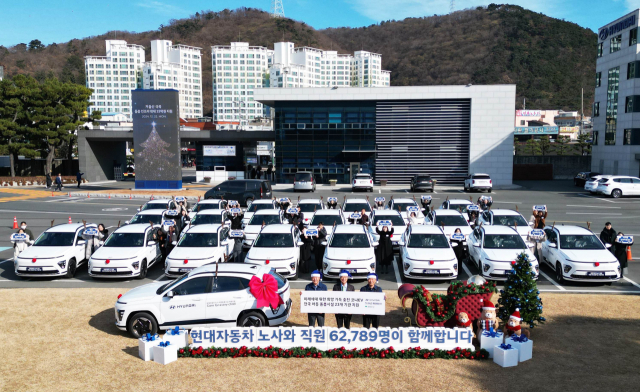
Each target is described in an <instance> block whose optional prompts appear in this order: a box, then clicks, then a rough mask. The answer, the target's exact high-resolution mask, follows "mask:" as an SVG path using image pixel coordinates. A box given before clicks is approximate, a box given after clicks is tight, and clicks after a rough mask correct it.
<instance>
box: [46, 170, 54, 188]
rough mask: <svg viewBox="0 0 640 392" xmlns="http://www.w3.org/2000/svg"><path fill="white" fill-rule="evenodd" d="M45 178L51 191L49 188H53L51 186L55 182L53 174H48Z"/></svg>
mask: <svg viewBox="0 0 640 392" xmlns="http://www.w3.org/2000/svg"><path fill="white" fill-rule="evenodd" d="M45 178H46V182H47V189H49V188H51V185H52V184H53V180H52V179H51V173H47V175H46V176H45Z"/></svg>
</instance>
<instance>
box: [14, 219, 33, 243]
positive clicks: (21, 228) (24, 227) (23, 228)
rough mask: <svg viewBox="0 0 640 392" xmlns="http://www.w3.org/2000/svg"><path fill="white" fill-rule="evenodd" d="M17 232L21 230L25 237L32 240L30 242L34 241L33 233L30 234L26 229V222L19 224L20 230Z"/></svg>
mask: <svg viewBox="0 0 640 392" xmlns="http://www.w3.org/2000/svg"><path fill="white" fill-rule="evenodd" d="M19 230H22V231H23V232H24V233H25V234H26V235H28V236H29V238H30V239H32V240H34V239H35V237H34V236H33V233H32V232H31V230H29V229H27V222H25V221H22V222H20V229H19ZM16 233H17V232H16Z"/></svg>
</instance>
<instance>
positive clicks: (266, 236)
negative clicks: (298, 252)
mask: <svg viewBox="0 0 640 392" xmlns="http://www.w3.org/2000/svg"><path fill="white" fill-rule="evenodd" d="M253 246H255V247H256V248H292V247H293V236H292V235H291V233H261V234H260V235H259V236H258V238H257V239H256V242H255V243H254V244H253Z"/></svg>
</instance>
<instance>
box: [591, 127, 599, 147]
mask: <svg viewBox="0 0 640 392" xmlns="http://www.w3.org/2000/svg"><path fill="white" fill-rule="evenodd" d="M591 144H592V145H594V146H597V145H598V131H593V140H592V141H591Z"/></svg>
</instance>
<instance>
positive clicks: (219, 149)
mask: <svg viewBox="0 0 640 392" xmlns="http://www.w3.org/2000/svg"><path fill="white" fill-rule="evenodd" d="M202 155H204V156H205V157H235V156H236V146H202Z"/></svg>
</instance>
